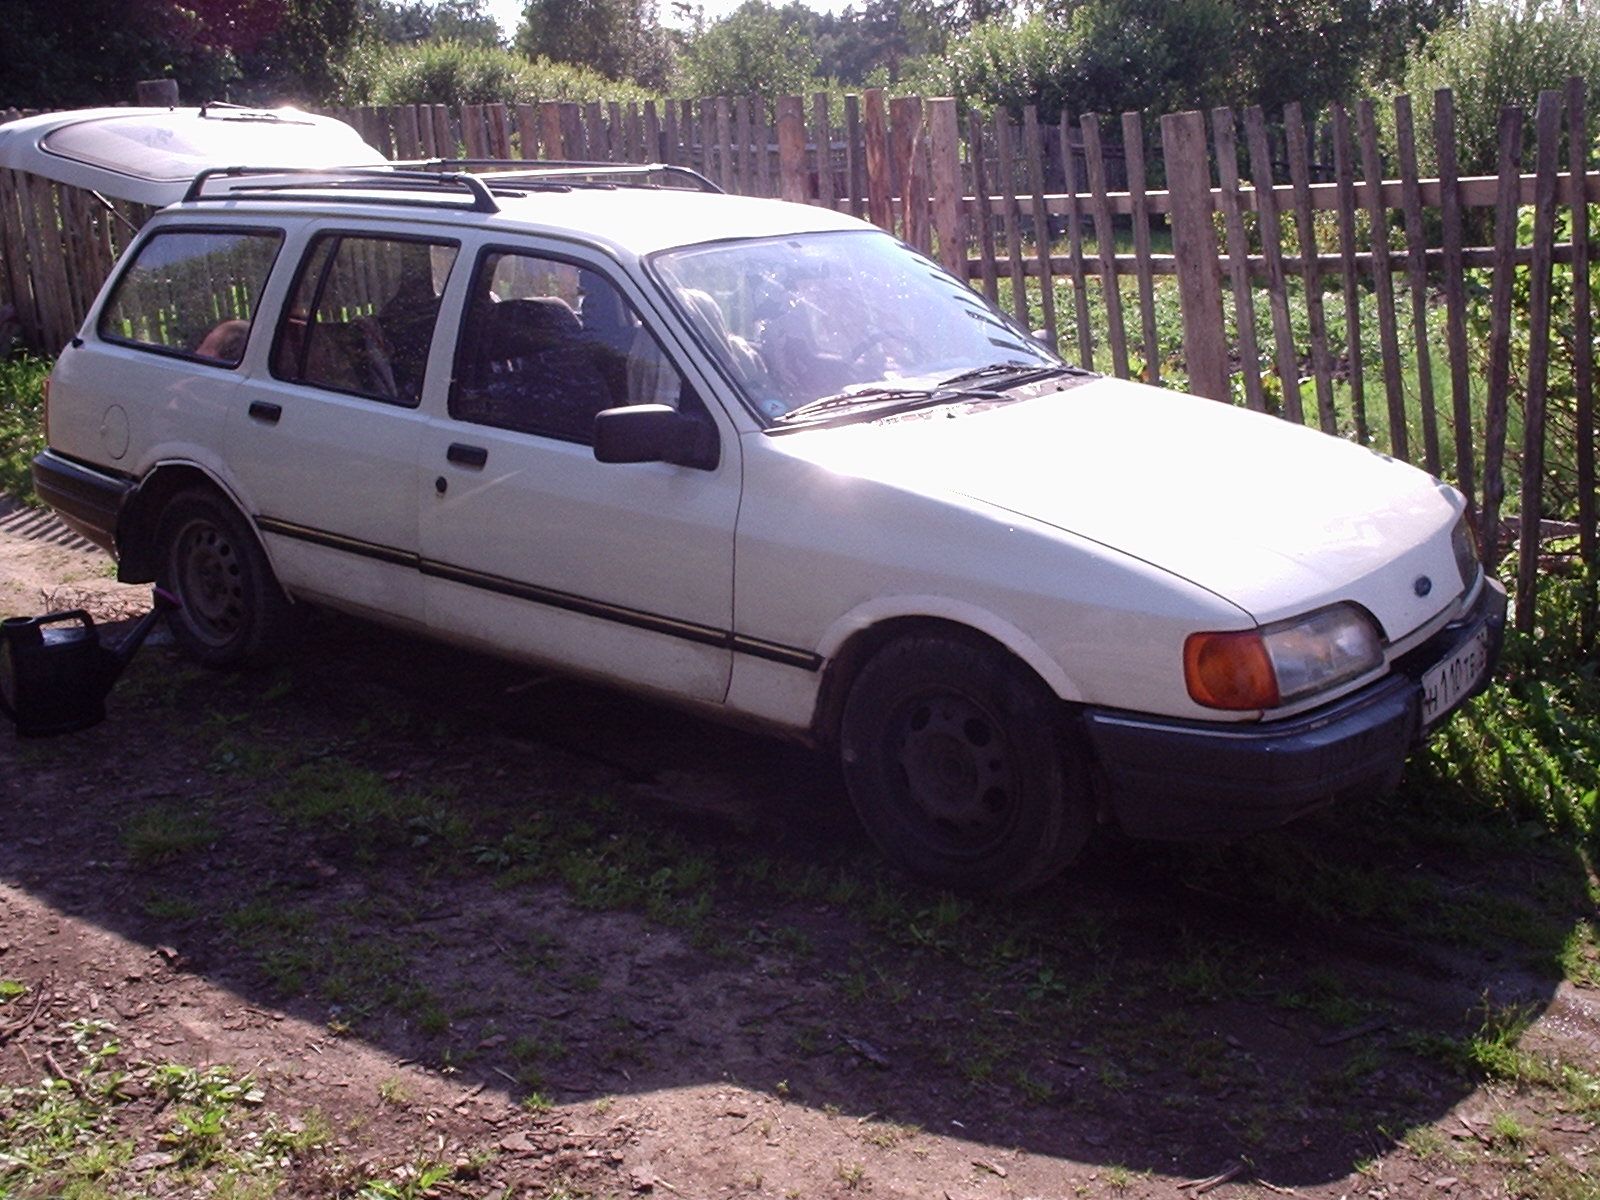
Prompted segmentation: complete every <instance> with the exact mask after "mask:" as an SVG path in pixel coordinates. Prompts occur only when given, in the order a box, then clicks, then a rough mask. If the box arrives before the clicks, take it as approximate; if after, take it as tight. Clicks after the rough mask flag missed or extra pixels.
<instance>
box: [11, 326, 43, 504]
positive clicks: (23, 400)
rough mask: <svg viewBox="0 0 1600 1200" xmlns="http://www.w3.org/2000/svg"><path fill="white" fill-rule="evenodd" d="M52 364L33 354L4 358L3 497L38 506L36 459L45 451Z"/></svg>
mask: <svg viewBox="0 0 1600 1200" xmlns="http://www.w3.org/2000/svg"><path fill="white" fill-rule="evenodd" d="M50 366H51V364H50V362H49V360H47V359H43V358H36V357H34V356H33V355H30V354H18V355H13V356H11V357H10V358H0V495H7V496H13V497H15V498H17V499H19V500H21V501H23V502H24V503H30V504H36V503H38V501H36V500H35V499H34V497H33V471H32V463H33V457H34V455H36V454H38V453H39V452H40V451H41V450H43V449H44V393H43V388H44V381H45V377H46V376H47V375H49V373H50Z"/></svg>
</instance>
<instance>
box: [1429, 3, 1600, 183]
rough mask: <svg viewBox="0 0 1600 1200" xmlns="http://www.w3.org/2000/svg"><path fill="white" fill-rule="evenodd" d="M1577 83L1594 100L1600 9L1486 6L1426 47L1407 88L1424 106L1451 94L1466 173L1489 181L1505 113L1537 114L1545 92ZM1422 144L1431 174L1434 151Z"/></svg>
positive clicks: (1598, 80) (1599, 70)
mask: <svg viewBox="0 0 1600 1200" xmlns="http://www.w3.org/2000/svg"><path fill="white" fill-rule="evenodd" d="M1573 75H1579V76H1582V77H1583V78H1584V79H1585V80H1586V81H1587V83H1588V88H1589V95H1590V96H1591V97H1592V96H1593V95H1594V94H1595V89H1596V88H1597V87H1600V8H1596V7H1594V6H1592V5H1590V6H1585V7H1581V8H1580V7H1568V6H1567V5H1565V4H1560V3H1541V2H1540V0H1530V2H1528V3H1522V4H1484V3H1478V4H1474V5H1472V7H1471V8H1470V9H1469V10H1468V12H1467V15H1466V17H1465V18H1464V19H1463V20H1462V21H1460V22H1459V23H1456V24H1451V25H1447V26H1445V27H1444V28H1442V29H1440V30H1439V31H1438V32H1437V33H1435V34H1434V35H1433V36H1432V37H1431V38H1429V39H1428V40H1427V42H1425V43H1424V44H1423V46H1422V48H1421V50H1420V51H1419V52H1418V53H1417V54H1416V55H1415V56H1414V57H1413V58H1412V60H1411V61H1410V63H1409V64H1408V65H1407V66H1406V68H1405V72H1404V75H1403V77H1402V79H1401V88H1402V90H1404V91H1406V92H1409V93H1410V94H1411V95H1412V96H1414V97H1416V98H1417V100H1418V101H1419V102H1420V101H1421V100H1422V99H1423V98H1424V97H1428V98H1430V99H1431V97H1432V95H1433V92H1434V91H1435V90H1436V89H1438V88H1445V87H1447V88H1449V89H1450V90H1451V92H1452V93H1453V99H1454V101H1455V110H1456V148H1457V149H1456V153H1457V158H1458V159H1459V163H1460V168H1461V170H1462V172H1463V173H1465V174H1469V175H1481V174H1492V173H1493V172H1494V170H1495V161H1496V156H1497V154H1498V140H1499V139H1498V134H1497V130H1498V126H1499V120H1500V109H1501V108H1502V107H1504V106H1505V105H1508V104H1514V105H1518V106H1520V107H1521V108H1523V109H1524V110H1526V111H1527V112H1529V113H1531V112H1532V111H1533V109H1534V106H1535V105H1536V104H1537V103H1538V100H1539V92H1540V90H1541V89H1547V88H1560V87H1564V86H1565V85H1566V81H1567V80H1568V79H1569V78H1570V77H1572V76H1573ZM1528 133H1529V135H1530V136H1531V134H1532V122H1529V123H1528ZM1421 141H1422V143H1423V144H1422V145H1421V146H1420V147H1419V149H1421V151H1422V153H1423V155H1424V157H1425V159H1426V160H1427V161H1426V163H1425V164H1424V165H1425V166H1431V165H1432V153H1433V151H1432V146H1431V144H1430V143H1429V139H1426V138H1424V139H1421Z"/></svg>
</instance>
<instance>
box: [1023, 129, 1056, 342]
mask: <svg viewBox="0 0 1600 1200" xmlns="http://www.w3.org/2000/svg"><path fill="white" fill-rule="evenodd" d="M1022 149H1023V154H1024V156H1025V157H1026V158H1027V160H1028V191H1029V193H1030V195H1029V197H1028V200H1029V206H1030V208H1031V209H1032V216H1033V242H1034V246H1033V249H1034V258H1035V259H1036V260H1037V261H1038V263H1039V308H1040V310H1041V312H1042V313H1043V316H1044V331H1045V339H1046V340H1047V341H1048V342H1049V343H1050V348H1051V349H1052V350H1053V349H1055V347H1056V339H1057V334H1056V286H1055V280H1054V279H1052V278H1051V275H1050V214H1049V213H1048V212H1047V211H1046V210H1045V206H1044V194H1045V186H1044V141H1043V139H1042V138H1041V137H1040V136H1039V109H1038V108H1037V107H1036V106H1035V105H1032V104H1029V105H1027V106H1026V107H1024V108H1023V110H1022Z"/></svg>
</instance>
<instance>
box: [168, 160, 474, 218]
mask: <svg viewBox="0 0 1600 1200" xmlns="http://www.w3.org/2000/svg"><path fill="white" fill-rule="evenodd" d="M251 176H258V177H274V178H277V177H282V176H289V177H296V176H298V177H301V179H303V181H304V182H305V183H306V184H310V185H312V186H316V187H325V188H362V189H365V190H369V191H370V190H374V189H379V190H382V189H403V190H405V191H411V192H415V191H444V190H445V189H453V190H454V191H455V193H456V194H457V195H460V194H462V193H465V194H466V196H468V197H469V198H470V199H471V201H472V203H471V205H470V206H469V207H470V208H471V209H472V210H473V211H474V212H499V211H500V205H499V204H498V203H496V201H495V198H494V195H493V194H492V193H491V192H490V191H489V188H488V185H487V184H485V183H484V181H483V180H482V179H480V178H479V177H478V176H476V175H472V174H469V173H467V172H464V171H452V172H440V171H416V170H406V169H399V170H397V169H395V168H393V167H390V166H387V165H385V164H383V163H370V164H366V165H363V166H354V167H207V168H206V169H205V170H203V171H201V172H200V173H199V174H198V175H196V176H195V177H194V182H193V183H191V184H190V185H189V190H188V191H186V192H185V193H184V194H183V203H185V204H187V203H188V202H189V201H191V200H220V199H225V198H226V197H228V196H233V195H237V194H238V193H239V192H274V191H284V190H287V189H291V188H295V187H299V186H302V185H301V183H297V182H279V183H258V184H244V185H241V186H238V187H233V188H230V189H228V191H226V192H221V193H218V192H213V193H210V194H207V192H206V184H208V183H210V182H211V181H212V180H213V179H244V178H249V177H251ZM400 203H406V201H401V202H400ZM410 203H428V202H427V201H410Z"/></svg>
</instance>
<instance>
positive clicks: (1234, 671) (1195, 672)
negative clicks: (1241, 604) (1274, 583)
mask: <svg viewBox="0 0 1600 1200" xmlns="http://www.w3.org/2000/svg"><path fill="white" fill-rule="evenodd" d="M1183 679H1184V682H1185V683H1186V684H1188V687H1189V695H1190V696H1192V697H1193V698H1194V701H1195V703H1196V704H1204V705H1205V706H1206V707H1207V708H1231V709H1245V708H1272V707H1274V706H1275V705H1276V704H1277V703H1278V677H1277V674H1276V673H1275V672H1274V671H1273V669H1272V659H1271V658H1270V657H1269V656H1268V654H1267V647H1266V644H1265V643H1264V642H1263V641H1262V640H1261V634H1260V633H1258V632H1257V631H1256V630H1253V629H1252V630H1246V631H1245V632H1243V633H1192V634H1190V635H1189V637H1188V639H1187V640H1186V641H1185V642H1184V643H1183Z"/></svg>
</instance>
